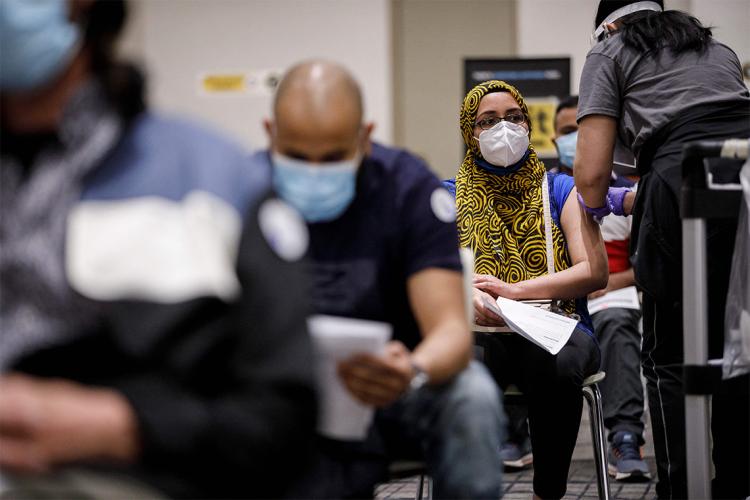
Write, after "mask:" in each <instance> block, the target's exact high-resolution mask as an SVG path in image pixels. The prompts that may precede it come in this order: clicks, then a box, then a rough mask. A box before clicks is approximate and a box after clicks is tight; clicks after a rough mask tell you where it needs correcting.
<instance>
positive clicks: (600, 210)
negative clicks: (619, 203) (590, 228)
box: [578, 193, 612, 224]
mask: <svg viewBox="0 0 750 500" xmlns="http://www.w3.org/2000/svg"><path fill="white" fill-rule="evenodd" d="M578 203H580V204H581V206H582V207H583V209H584V210H585V211H586V213H589V214H591V215H592V216H594V220H595V221H596V222H598V223H599V224H601V223H602V219H603V218H605V217H606V216H608V215H609V214H611V213H612V209H611V208H610V205H609V196H607V202H606V204H605V205H604V206H603V207H597V208H591V207H590V206H588V205H586V202H585V201H583V196H581V193H578Z"/></svg>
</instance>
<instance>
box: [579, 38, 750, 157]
mask: <svg viewBox="0 0 750 500" xmlns="http://www.w3.org/2000/svg"><path fill="white" fill-rule="evenodd" d="M579 92H580V97H579V102H578V115H577V119H578V121H579V122H580V121H581V119H583V118H584V117H586V116H589V115H606V116H611V117H613V118H616V119H617V120H618V132H619V136H620V140H621V141H622V143H623V144H624V145H625V146H627V147H629V148H630V149H631V150H632V151H633V152H634V153H635V154H636V155H638V154H639V152H640V150H641V148H642V147H643V145H644V144H645V143H646V142H647V141H648V140H649V139H650V138H651V137H653V136H654V135H655V134H656V133H658V132H659V130H660V129H661V128H662V127H664V126H665V125H666V124H668V123H670V122H671V121H672V120H674V119H675V118H678V117H679V116H680V115H681V114H682V113H684V112H685V111H687V110H688V109H690V108H692V107H695V106H700V105H705V104H722V103H731V102H737V104H738V106H745V107H747V106H748V105H750V95H749V94H748V89H747V87H746V86H745V84H744V82H743V81H742V69H741V66H740V62H739V60H738V58H737V55H736V54H735V53H734V52H733V51H732V49H730V48H729V47H727V46H726V45H724V44H721V43H719V42H717V41H711V42H710V44H709V46H708V49H707V50H706V51H705V52H703V53H698V52H695V51H687V52H685V53H682V54H673V53H672V51H671V50H669V49H666V50H661V51H659V52H656V53H641V52H638V51H636V50H635V49H632V48H629V47H625V46H624V44H623V43H622V40H621V37H620V36H619V35H618V34H615V35H613V36H611V37H609V38H607V39H605V40H603V41H601V42H599V43H598V44H596V45H595V46H594V47H593V48H592V49H591V51H589V53H588V55H587V56H586V63H585V64H584V66H583V73H582V75H581V84H580V90H579Z"/></svg>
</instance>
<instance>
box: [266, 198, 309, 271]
mask: <svg viewBox="0 0 750 500" xmlns="http://www.w3.org/2000/svg"><path fill="white" fill-rule="evenodd" d="M258 224H259V225H260V231H261V233H263V237H264V238H265V239H266V241H267V242H268V245H269V246H270V247H271V249H273V251H274V252H276V255H278V256H279V257H281V258H282V259H284V260H285V261H287V262H293V261H295V260H299V259H300V258H302V256H303V255H305V252H307V246H308V244H309V243H310V235H309V233H308V231H307V225H306V224H305V221H304V220H303V219H302V216H301V215H300V214H299V213H298V212H297V211H296V210H295V209H294V208H292V207H291V206H290V205H288V204H287V203H285V202H284V201H282V200H280V199H278V198H273V199H270V200H266V201H264V202H263V204H262V205H261V207H260V209H259V210H258Z"/></svg>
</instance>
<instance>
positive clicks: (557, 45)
mask: <svg viewBox="0 0 750 500" xmlns="http://www.w3.org/2000/svg"><path fill="white" fill-rule="evenodd" d="M598 5H599V1H598V0H517V17H516V25H517V26H518V31H517V33H518V55H519V56H520V57H542V56H547V57H553V56H570V57H571V73H570V78H571V82H570V88H571V91H572V92H574V93H577V92H578V81H579V79H580V76H581V70H582V69H583V63H584V62H585V61H586V54H587V53H588V51H589V48H590V44H589V36H590V34H591V32H592V30H593V24H594V16H595V14H596V8H597V6H598ZM664 6H665V7H666V8H667V9H676V10H682V11H684V12H688V13H689V14H691V15H693V16H696V17H697V18H698V19H700V20H701V22H703V24H705V25H710V26H714V27H715V29H714V36H715V37H716V38H717V39H718V40H720V41H722V42H724V43H726V44H727V45H729V46H730V47H731V48H732V49H734V50H735V52H737V55H738V56H739V58H740V62H742V63H745V62H748V61H750V35H748V26H749V25H750V0H665V2H664ZM530 27H533V29H531V28H530Z"/></svg>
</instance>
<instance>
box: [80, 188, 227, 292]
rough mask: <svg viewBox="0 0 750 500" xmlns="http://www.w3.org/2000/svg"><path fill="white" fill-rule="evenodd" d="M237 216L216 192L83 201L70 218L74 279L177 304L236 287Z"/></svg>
mask: <svg viewBox="0 0 750 500" xmlns="http://www.w3.org/2000/svg"><path fill="white" fill-rule="evenodd" d="M241 225H242V221H241V219H240V216H239V214H238V213H237V211H236V210H235V209H234V208H233V207H232V206H231V205H229V204H228V203H226V202H225V201H224V200H222V199H221V198H219V197H217V196H215V195H213V194H211V193H208V192H203V191H193V192H191V193H189V194H188V195H187V196H186V197H185V198H184V199H183V200H181V201H172V200H167V199H164V198H159V197H153V196H151V197H143V198H132V199H125V200H115V201H88V202H82V203H80V204H79V205H77V206H76V207H74V209H73V210H72V211H71V213H70V215H69V217H68V231H67V242H66V270H67V274H68V279H69V281H70V284H71V286H72V287H73V288H74V289H76V290H77V291H78V292H79V293H81V294H82V295H85V296H87V297H90V298H93V299H96V300H106V301H111V300H126V299H133V300H149V301H154V302H157V303H177V302H182V301H186V300H191V299H195V298H198V297H210V296H216V297H219V298H221V299H223V300H226V301H231V300H233V299H235V298H236V297H237V296H238V295H239V293H240V283H239V280H238V279H237V276H236V274H235V271H234V269H235V263H236V259H237V247H238V245H239V239H240V233H241Z"/></svg>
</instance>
